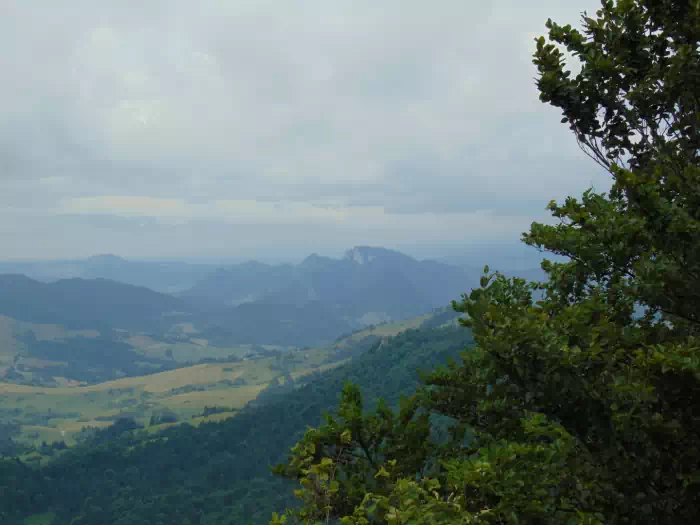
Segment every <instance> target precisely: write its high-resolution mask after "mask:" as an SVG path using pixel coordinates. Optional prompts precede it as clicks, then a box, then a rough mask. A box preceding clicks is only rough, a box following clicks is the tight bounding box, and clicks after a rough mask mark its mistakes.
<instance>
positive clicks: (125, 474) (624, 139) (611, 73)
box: [0, 0, 700, 525]
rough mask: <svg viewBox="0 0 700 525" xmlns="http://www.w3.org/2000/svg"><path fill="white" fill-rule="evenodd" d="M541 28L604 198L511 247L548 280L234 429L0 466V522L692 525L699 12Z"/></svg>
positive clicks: (588, 199)
mask: <svg viewBox="0 0 700 525" xmlns="http://www.w3.org/2000/svg"><path fill="white" fill-rule="evenodd" d="M546 27H547V35H546V36H541V37H538V38H537V39H536V41H535V43H536V47H535V48H534V55H533V57H532V59H533V63H534V66H535V68H536V75H537V76H536V81H535V82H536V87H537V90H538V92H539V98H540V101H541V102H542V103H544V104H547V105H549V106H552V107H553V108H555V109H556V110H557V111H559V112H560V113H561V123H562V125H566V126H567V128H568V129H569V131H570V133H571V134H572V135H573V140H575V141H576V143H577V144H578V145H579V146H580V148H581V149H582V151H583V152H584V153H585V154H586V155H588V157H589V158H590V161H591V162H590V163H591V167H592V169H601V170H604V171H605V172H606V173H607V174H608V175H609V177H610V180H611V189H610V190H609V191H607V192H598V191H596V190H595V189H594V188H589V189H587V190H585V191H584V192H583V193H582V195H580V196H578V197H573V196H571V197H568V198H566V199H565V200H564V201H563V202H557V201H554V200H552V201H550V202H549V204H548V205H547V210H548V211H549V212H550V213H551V220H550V221H548V222H546V223H540V222H533V223H532V225H531V226H530V228H529V230H528V231H527V232H525V233H523V235H522V241H523V242H524V243H525V244H526V245H528V246H531V247H534V248H536V249H539V250H540V251H542V252H543V253H545V254H549V255H550V256H551V257H550V258H549V259H548V258H545V259H544V260H543V262H542V270H543V271H544V272H545V274H546V275H545V279H544V280H543V281H542V282H530V281H527V280H525V279H522V278H519V277H506V276H504V275H503V274H501V273H499V272H492V271H490V269H489V267H488V266H487V267H485V268H484V270H483V275H482V276H481V279H480V282H479V286H478V287H476V288H474V289H472V290H471V291H470V292H469V293H466V294H464V295H462V297H461V298H460V299H459V300H456V301H454V302H453V308H454V310H455V312H456V313H459V314H462V315H461V317H460V318H459V320H458V323H454V322H448V323H446V324H443V323H442V322H441V321H445V319H444V318H440V319H439V320H436V321H433V322H432V323H430V322H429V323H427V324H426V325H425V326H422V327H420V328H418V329H413V330H407V331H404V332H403V333H401V334H399V335H396V336H394V337H387V338H381V339H379V340H376V341H373V344H372V346H371V348H364V351H363V352H361V353H359V352H358V354H357V355H353V356H352V359H350V360H349V361H348V362H347V363H345V364H343V365H341V366H337V367H335V368H333V369H330V370H326V371H318V372H316V373H314V374H313V375H312V377H311V378H310V379H309V380H308V381H304V383H303V385H301V384H300V385H294V386H290V385H291V382H290V385H287V382H286V381H276V382H275V383H274V384H271V386H270V387H269V389H268V390H267V391H263V394H262V395H261V396H260V397H259V398H258V399H257V402H251V403H249V404H248V405H247V406H246V407H245V408H243V409H242V410H240V412H239V413H238V414H237V415H236V416H235V417H231V418H229V419H227V420H225V421H221V422H207V423H203V424H201V425H200V426H199V427H194V426H190V425H178V426H173V427H171V428H167V429H164V430H162V431H160V432H158V433H149V432H148V429H147V428H141V427H140V426H139V425H137V424H136V423H135V422H134V421H130V420H128V419H123V420H120V421H117V422H116V423H115V424H114V425H112V426H109V427H107V428H106V429H104V430H97V431H94V432H93V433H91V435H89V436H86V438H85V439H84V440H82V441H81V442H80V443H78V444H77V445H76V446H74V447H71V448H68V449H66V450H60V451H56V452H55V454H54V457H53V459H52V460H51V461H49V462H48V463H47V464H45V465H43V466H40V467H31V466H29V465H27V464H25V463H23V462H22V461H21V460H20V459H19V458H6V459H1V460H0V521H1V522H2V523H3V524H5V523H8V524H11V525H23V524H27V523H29V522H32V523H40V522H41V521H40V520H45V521H46V522H47V523H52V524H53V525H95V524H109V525H142V524H146V523H148V524H149V525H170V524H178V525H180V524H181V525H195V524H197V525H213V524H217V525H219V524H220V525H224V524H226V525H228V524H234V523H236V524H238V523H254V524H263V523H269V525H296V524H304V525H316V524H326V525H328V524H330V523H333V524H337V523H342V524H343V525H370V524H387V525H414V524H429V525H476V524H494V525H517V524H537V525H623V524H624V525H646V524H662V525H676V524H678V525H680V524H693V523H700V292H698V290H700V113H699V112H698V110H699V109H700V0H654V1H651V0H603V1H602V2H601V6H600V8H599V9H598V10H597V11H596V12H595V13H594V14H590V15H589V14H584V15H583V17H582V20H581V29H576V28H575V27H573V26H572V25H571V24H568V23H567V24H565V25H561V24H560V23H557V22H555V21H553V20H548V21H547V23H546ZM399 284H400V283H399ZM397 286H398V285H397ZM447 319H448V320H449V319H450V317H449V316H447ZM297 335H298V334H297ZM2 431H3V432H4V434H5V436H6V438H7V437H10V436H12V434H13V433H14V432H16V428H12V427H5V428H3V429H2ZM0 443H2V442H0ZM28 520H29V521H28Z"/></svg>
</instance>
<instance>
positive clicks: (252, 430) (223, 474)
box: [0, 314, 472, 525]
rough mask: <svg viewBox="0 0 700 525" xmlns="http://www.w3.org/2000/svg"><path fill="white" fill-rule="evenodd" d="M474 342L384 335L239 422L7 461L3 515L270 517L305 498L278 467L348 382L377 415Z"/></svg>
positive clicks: (453, 336) (131, 433) (456, 331)
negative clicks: (45, 459) (37, 461)
mask: <svg viewBox="0 0 700 525" xmlns="http://www.w3.org/2000/svg"><path fill="white" fill-rule="evenodd" d="M449 317H450V315H449V314H445V315H443V316H442V317H436V318H435V319H434V320H433V321H432V324H439V323H441V322H442V321H444V318H449ZM452 317H453V316H452ZM471 342H472V339H471V335H470V331H469V330H467V329H464V328H461V327H456V326H450V327H444V328H436V327H431V326H429V325H428V326H426V327H425V328H422V329H419V330H409V331H407V332H405V333H403V334H400V335H398V336H396V337H393V338H390V339H389V340H387V341H385V342H381V341H380V342H378V343H377V344H376V345H375V346H374V348H373V349H371V350H369V351H367V352H366V353H364V354H362V355H360V356H358V357H356V358H355V359H353V360H352V361H351V362H350V363H348V364H347V365H343V366H341V367H338V368H337V369H334V370H331V371H329V372H325V373H316V374H315V375H314V377H311V378H309V379H308V381H307V383H306V384H305V385H304V386H302V387H301V388H298V389H296V390H291V391H289V390H287V391H275V390H274V389H272V390H271V391H268V392H264V395H262V396H261V398H260V401H259V402H257V403H254V404H251V405H255V406H251V407H250V408H248V409H246V410H244V411H243V412H242V413H241V414H239V415H238V416H236V417H234V418H232V419H230V420H227V421H223V422H220V423H207V424H203V425H201V426H200V427H198V428H194V427H192V426H189V425H180V426H177V427H174V428H171V429H168V430H166V431H164V432H162V433H161V434H158V435H155V436H153V435H149V434H148V433H147V432H146V431H139V430H133V429H132V427H131V426H130V425H129V424H128V423H126V422H122V423H117V424H115V425H116V429H115V428H114V427H110V428H111V430H107V431H103V432H98V433H97V434H96V435H94V436H93V437H92V438H91V439H89V440H87V441H85V442H84V443H82V444H80V445H78V446H76V447H74V448H72V449H70V450H67V451H65V452H63V453H62V454H60V455H59V456H58V457H57V458H56V459H54V460H53V461H52V462H50V463H49V465H48V466H46V467H44V468H42V469H40V470H33V469H32V468H30V467H27V466H25V465H23V464H21V463H19V462H16V461H14V460H3V461H0V480H2V481H1V482H0V491H2V498H0V521H2V523H3V524H5V523H8V524H12V525H14V524H18V525H19V524H21V523H23V520H24V518H26V517H27V516H29V515H33V514H42V513H47V512H53V513H55V514H56V518H55V521H54V523H55V525H69V524H70V525H92V524H95V523H103V524H115V525H117V524H119V525H127V524H128V525H138V524H146V523H148V524H151V525H170V524H173V523H178V524H182V525H187V524H195V523H197V524H237V523H244V522H250V521H252V522H254V523H261V524H262V523H266V522H267V520H268V519H269V517H270V515H271V512H273V511H275V510H279V509H280V508H282V509H283V508H285V507H287V506H290V505H293V504H294V501H293V496H292V493H291V491H290V490H289V488H290V487H289V482H286V481H284V480H280V479H277V478H274V477H273V476H272V475H271V474H270V470H269V468H270V466H272V465H274V464H276V463H278V462H280V461H283V460H284V459H285V457H286V454H287V452H288V450H289V448H290V447H291V446H292V445H293V444H294V443H295V442H296V441H298V440H299V439H300V438H301V437H302V436H303V434H304V431H305V429H306V428H307V427H308V426H313V425H317V424H318V423H319V422H320V418H321V414H322V412H324V411H329V410H332V409H333V408H334V407H335V406H336V404H337V401H338V396H339V394H340V392H341V390H342V388H343V386H344V384H345V383H346V382H352V383H355V384H357V385H359V387H360V388H361V390H362V392H363V393H364V394H365V395H366V396H367V399H368V400H371V401H370V402H369V405H368V406H367V407H366V408H367V409H368V410H369V409H372V408H373V406H374V405H375V404H376V402H377V400H378V399H379V398H383V399H384V400H386V401H387V402H388V403H389V404H390V405H393V406H396V405H397V404H398V401H399V398H400V396H402V395H409V394H411V393H412V392H413V391H414V390H415V388H416V386H417V385H418V384H419V381H420V377H419V373H418V371H419V370H425V371H428V370H431V369H433V368H434V367H436V366H438V365H439V364H441V363H445V362H447V361H448V360H450V359H452V360H454V359H458V357H459V355H460V353H461V352H462V351H464V350H465V348H466V347H467V346H468V345H469V344H471ZM120 429H121V430H123V433H121V434H120V433H119V432H120Z"/></svg>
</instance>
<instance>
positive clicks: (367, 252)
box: [345, 246, 413, 264]
mask: <svg viewBox="0 0 700 525" xmlns="http://www.w3.org/2000/svg"><path fill="white" fill-rule="evenodd" d="M345 259H348V260H351V261H353V262H355V263H356V264H368V263H370V262H372V261H374V260H375V259H404V260H413V259H412V258H411V257H409V256H408V255H406V254H403V253H401V252H397V251H395V250H389V249H388V248H377V247H374V246H355V247H354V248H351V249H350V250H348V251H346V252H345Z"/></svg>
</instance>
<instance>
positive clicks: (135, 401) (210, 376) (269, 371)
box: [0, 316, 430, 446]
mask: <svg viewBox="0 0 700 525" xmlns="http://www.w3.org/2000/svg"><path fill="white" fill-rule="evenodd" d="M429 317H430V316H422V317H417V318H414V319H409V320H406V321H400V322H396V323H388V324H382V325H379V326H376V327H373V328H372V329H367V330H364V331H360V332H356V333H354V334H352V335H351V336H349V337H347V338H345V339H341V340H339V341H337V342H336V343H334V344H333V345H331V346H329V347H326V348H315V349H298V350H294V349H292V350H284V351H279V352H277V355H275V356H271V357H260V355H261V354H256V353H255V352H254V351H253V348H252V347H250V346H242V347H238V348H229V349H221V348H210V347H208V345H207V343H206V341H202V340H200V341H198V342H197V343H192V342H191V341H192V340H190V342H183V343H175V344H172V345H171V344H166V343H162V342H159V341H155V340H154V339H151V338H150V337H147V336H134V335H131V336H130V340H129V342H130V343H131V344H132V345H134V346H137V347H138V348H140V349H142V351H143V352H144V354H145V355H155V354H156V353H157V352H165V351H166V350H167V349H168V348H170V349H171V350H172V358H173V359H176V360H179V359H182V360H183V361H187V360H189V359H191V356H192V353H193V352H194V350H193V348H192V347H197V350H196V351H197V352H200V353H199V354H198V355H200V356H201V355H207V356H211V357H218V358H221V357H224V356H230V357H231V359H232V360H231V361H230V362H217V363H206V364H196V365H192V366H187V367H183V368H178V369H175V370H169V371H165V372H160V373H155V374H150V375H145V376H137V377H125V378H121V379H116V380H112V381H106V382H103V383H99V384H93V385H85V384H78V383H76V382H75V381H72V382H71V381H68V380H62V381H61V380H60V379H61V378H58V379H59V380H58V381H56V384H57V385H59V386H52V387H43V386H30V385H23V384H16V383H11V382H0V421H16V422H17V423H19V424H20V425H21V435H20V436H19V438H18V439H19V440H20V441H24V442H26V443H30V444H33V445H36V446H39V445H40V444H41V443H42V442H46V443H47V444H49V443H52V442H57V441H65V443H66V444H67V445H69V446H70V445H73V444H75V442H76V437H77V436H78V435H79V433H80V432H81V430H82V429H84V428H85V427H105V426H108V425H111V424H112V422H113V421H114V420H116V419H118V418H120V417H132V418H134V419H135V420H136V421H137V422H138V423H140V424H142V425H144V426H146V427H148V430H149V431H152V432H157V431H159V430H161V429H163V428H167V427H168V426H171V425H172V423H166V424H161V425H153V426H150V427H149V422H150V420H151V417H152V416H153V415H158V414H162V413H163V411H168V412H169V413H171V414H172V413H174V414H175V415H176V417H177V418H178V422H179V423H181V422H188V423H190V424H193V425H199V424H201V423H202V422H205V421H217V420H221V419H226V418H228V417H232V416H233V415H235V413H236V411H238V410H240V409H241V408H243V407H244V406H245V405H246V404H247V403H248V402H249V401H252V400H254V399H255V398H256V397H257V396H258V395H259V394H260V393H261V392H262V391H263V390H264V389H265V388H267V387H268V386H269V385H270V384H271V382H275V383H277V384H284V383H285V382H286V381H287V379H286V378H292V379H293V380H294V381H299V380H300V379H303V377H304V376H306V375H308V374H310V373H312V372H314V371H324V370H328V369H329V368H332V367H334V366H338V365H340V364H342V363H343V362H346V361H347V354H343V352H346V351H347V349H348V348H351V347H352V346H353V345H355V344H358V342H361V341H362V340H364V339H366V338H367V337H370V336H376V337H388V336H394V335H397V334H399V333H400V332H403V331H405V330H408V329H411V328H417V327H419V326H420V325H421V323H422V322H423V321H424V320H426V319H427V318H429ZM13 323H14V324H13ZM16 323H17V322H16V321H12V320H7V319H6V318H5V319H2V318H0V344H2V341H3V339H2V337H3V336H7V334H12V333H16V332H17V331H18V330H19V331H21V330H22V329H26V326H25V327H22V326H19V325H18V324H16ZM35 326H36V325H33V326H32V329H33V330H34V329H35ZM183 328H184V329H185V330H186V331H188V332H191V330H192V328H191V327H183ZM35 333H41V334H42V337H47V338H48V337H66V336H70V335H72V334H70V333H68V332H66V331H62V330H61V329H60V327H47V326H43V327H40V328H38V329H36V330H35ZM86 335H89V334H86ZM37 337H38V336H37ZM260 348H261V347H258V348H257V349H258V351H260ZM4 349H5V354H4V355H5V359H8V358H11V359H12V357H10V356H11V355H12V354H11V352H12V347H11V346H5V347H4ZM18 350H21V349H18ZM18 350H16V351H18ZM263 350H268V351H269V350H275V348H274V347H264V348H263ZM16 351H15V352H16ZM207 352H210V353H207ZM226 352H228V353H226ZM336 353H337V354H338V356H337V357H334V354H336ZM15 355H16V353H15ZM22 359H25V362H28V363H29V364H30V365H32V366H36V367H40V366H50V364H51V363H50V362H46V361H41V360H38V359H33V360H30V359H31V358H22ZM0 366H2V361H0ZM205 407H217V408H219V409H221V410H226V411H225V412H219V413H215V414H209V415H207V416H203V412H204V409H205Z"/></svg>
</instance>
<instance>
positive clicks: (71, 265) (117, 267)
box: [0, 255, 216, 293]
mask: <svg viewBox="0 0 700 525" xmlns="http://www.w3.org/2000/svg"><path fill="white" fill-rule="evenodd" d="M215 269H216V266H214V265H209V264H189V263H183V262H152V261H131V260H127V259H124V258H122V257H117V256H116V255H95V256H93V257H88V258H87V259H76V260H67V261H18V262H8V261H0V273H6V274H23V275H26V276H28V277H30V278H32V279H35V280H37V281H42V282H54V281H57V280H59V279H73V278H82V279H110V280H113V281H119V282H122V283H125V284H132V285H134V286H145V287H146V288H151V289H152V290H156V291H158V292H163V293H174V292H179V291H182V290H185V289H188V288H191V287H192V286H193V285H194V284H195V283H196V282H197V281H199V280H201V279H202V278H204V277H205V276H206V275H207V274H209V273H211V272H213V271H214V270H215Z"/></svg>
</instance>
